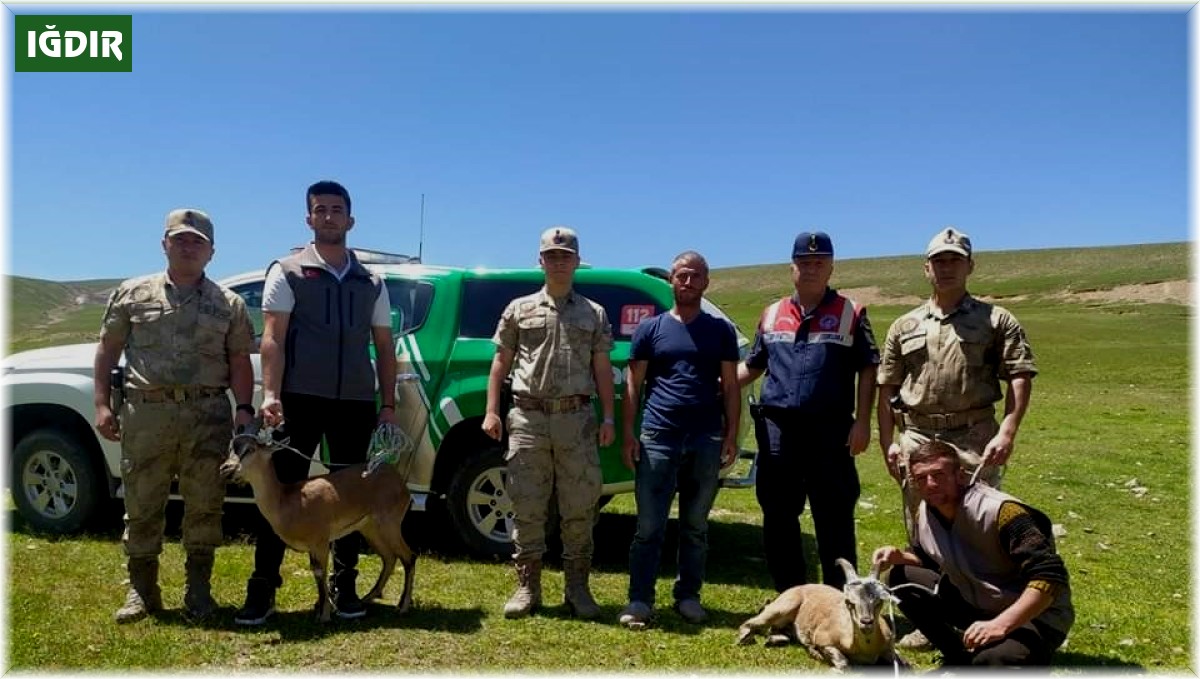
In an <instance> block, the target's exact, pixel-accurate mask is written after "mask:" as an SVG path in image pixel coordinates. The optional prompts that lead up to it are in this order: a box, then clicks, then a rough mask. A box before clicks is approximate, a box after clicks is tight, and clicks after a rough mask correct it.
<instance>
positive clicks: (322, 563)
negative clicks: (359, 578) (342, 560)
mask: <svg viewBox="0 0 1200 679" xmlns="http://www.w3.org/2000/svg"><path fill="white" fill-rule="evenodd" d="M308 565H309V567H310V568H312V573H313V579H315V580H316V581H317V605H316V606H315V608H316V611H317V620H320V621H321V622H329V620H330V618H331V616H332V614H333V604H332V603H331V602H330V600H329V583H328V578H327V577H326V569H327V566H328V565H329V545H324V547H323V548H321V547H318V548H317V549H314V550H313V551H311V552H309V553H308Z"/></svg>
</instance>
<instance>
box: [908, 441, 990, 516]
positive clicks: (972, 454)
mask: <svg viewBox="0 0 1200 679" xmlns="http://www.w3.org/2000/svg"><path fill="white" fill-rule="evenodd" d="M999 431H1000V425H999V424H997V423H996V421H995V420H983V421H982V422H976V423H975V424H973V425H971V426H969V427H960V428H958V429H946V430H942V431H935V430H929V429H918V428H916V427H908V428H906V429H905V430H904V431H903V432H902V433H901V434H900V468H901V474H900V478H901V481H900V488H901V492H902V493H903V496H904V527H905V529H907V531H908V535H909V537H910V538H911V537H913V529H914V528H915V527H916V525H917V507H918V506H919V505H920V504H921V498H920V496H918V495H917V492H916V489H914V488H913V487H912V485H911V483H910V482H909V480H908V456H909V455H912V454H913V453H914V452H916V450H917V448H919V447H921V444H923V443H927V442H929V441H930V440H933V439H937V440H939V441H945V442H946V443H949V444H950V445H952V446H954V448H955V449H956V450H958V459H959V462H961V463H962V467H963V469H964V470H966V474H967V475H968V477H969V476H970V475H971V474H974V473H975V470H976V469H977V468H978V467H979V462H980V460H981V459H983V449H984V448H986V447H987V444H988V441H991V440H992V437H994V436H995V435H996V433H997V432H999ZM1003 477H1004V466H1003V465H987V466H986V467H984V468H983V470H982V471H980V472H979V478H978V479H977V480H978V481H981V482H983V483H986V484H987V485H989V486H991V487H993V488H997V489H998V488H1000V481H1001V479H1003Z"/></svg>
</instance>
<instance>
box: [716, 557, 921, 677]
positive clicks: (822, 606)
mask: <svg viewBox="0 0 1200 679" xmlns="http://www.w3.org/2000/svg"><path fill="white" fill-rule="evenodd" d="M837 564H838V566H840V567H841V568H842V570H843V571H845V573H846V585H845V587H844V588H843V590H842V591H841V592H839V591H837V590H836V589H834V588H833V587H830V586H829V585H800V586H798V587H792V588H791V589H788V590H786V591H784V592H783V593H781V594H780V595H779V596H778V597H776V598H775V600H774V601H772V602H770V603H768V604H767V605H766V607H764V608H763V610H762V612H760V613H759V614H758V615H756V616H754V617H753V618H750V619H749V620H747V621H746V622H744V623H742V626H741V627H740V628H739V629H738V643H739V644H752V643H754V635H755V633H764V632H768V631H769V632H771V634H770V635H769V636H768V638H767V645H768V646H774V645H780V644H785V643H788V642H790V641H798V642H800V643H801V644H802V645H803V646H804V647H805V649H807V650H808V653H809V655H811V656H813V657H814V658H816V659H817V660H821V661H823V662H827V663H829V664H830V665H832V666H833V668H834V669H835V670H837V671H839V672H840V671H842V670H844V669H846V667H847V666H848V665H850V664H854V665H882V664H886V663H891V662H896V663H898V664H900V665H901V666H907V665H908V663H907V662H905V661H904V660H903V659H902V658H900V657H899V656H898V655H896V650H895V647H894V645H893V643H892V630H891V628H890V627H889V626H888V624H887V621H886V620H884V619H883V604H884V603H885V602H887V601H889V600H894V595H893V594H892V593H891V592H889V591H888V588H887V586H886V585H884V584H883V583H882V582H880V581H879V569H878V566H875V567H873V568H872V569H871V573H870V575H868V576H867V577H865V578H860V577H859V576H858V574H857V573H855V572H854V567H853V566H851V565H850V562H849V561H846V560H845V559H838V560H837Z"/></svg>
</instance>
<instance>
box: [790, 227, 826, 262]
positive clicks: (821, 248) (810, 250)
mask: <svg viewBox="0 0 1200 679" xmlns="http://www.w3.org/2000/svg"><path fill="white" fill-rule="evenodd" d="M813 255H823V256H825V257H832V256H833V240H832V239H830V238H829V234H827V233H825V232H824V231H802V232H800V234H799V235H797V236H796V241H795V242H794V243H792V259H796V258H797V257H809V256H813Z"/></svg>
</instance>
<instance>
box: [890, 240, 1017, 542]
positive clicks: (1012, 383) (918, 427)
mask: <svg viewBox="0 0 1200 679" xmlns="http://www.w3.org/2000/svg"><path fill="white" fill-rule="evenodd" d="M925 257H926V261H925V277H926V278H928V279H929V282H930V284H931V285H932V286H933V294H932V296H931V297H930V298H929V300H928V301H927V302H926V303H924V304H922V305H921V306H919V307H917V308H916V309H914V310H912V311H910V312H908V313H907V314H904V315H903V316H901V317H900V318H898V319H896V321H895V322H894V323H892V326H891V328H889V329H888V334H887V340H886V341H885V343H884V347H883V355H882V363H881V365H880V366H879V377H878V381H879V400H878V404H877V415H878V418H879V445H880V447H881V448H882V449H883V454H884V459H885V461H886V463H887V467H888V471H890V472H891V474H892V476H893V477H895V478H896V479H897V480H898V481H900V482H901V486H902V488H903V489H904V509H905V511H904V521H905V526H906V527H907V528H908V529H909V533H910V535H911V531H912V528H913V526H914V521H915V514H914V512H915V511H916V509H917V505H919V504H920V498H919V497H917V496H916V494H915V492H914V491H913V489H911V488H910V487H909V486H908V484H907V482H906V479H907V478H908V477H907V475H906V474H904V471H903V470H904V469H905V468H906V467H907V459H908V456H909V455H910V454H912V452H913V451H915V450H916V449H917V447H918V446H920V445H921V444H923V443H926V442H927V441H929V440H931V439H940V440H942V441H946V442H948V443H950V444H952V445H953V446H955V447H956V448H957V449H958V451H959V455H960V457H961V459H962V463H963V468H964V469H965V470H966V471H967V473H973V472H974V471H975V470H976V468H977V467H979V466H980V465H983V469H981V470H979V479H980V480H982V481H983V482H985V483H987V484H988V485H990V486H992V487H994V488H999V486H1000V479H1001V476H1002V475H1003V467H1004V464H1005V463H1006V462H1007V461H1008V458H1009V456H1010V455H1011V454H1012V449H1013V442H1014V440H1015V439H1016V436H1017V430H1018V428H1019V427H1020V426H1021V419H1022V418H1023V417H1024V416H1025V411H1026V409H1027V408H1028V407H1029V395H1030V391H1031V389H1032V387H1033V384H1032V382H1033V376H1034V375H1036V374H1037V367H1036V365H1034V360H1033V351H1032V350H1031V349H1030V348H1029V342H1028V341H1027V340H1026V339H1025V332H1024V330H1022V329H1021V324H1020V323H1018V322H1017V319H1016V318H1015V317H1014V316H1013V315H1012V314H1011V313H1009V312H1008V311H1007V310H1005V309H1003V308H1001V307H998V306H996V305H993V304H988V303H986V302H981V301H979V300H977V299H975V298H974V297H972V296H971V295H970V293H968V292H967V277H968V276H969V275H970V274H971V272H972V271H974V269H975V261H974V260H973V259H972V258H971V239H970V237H969V236H967V234H965V233H963V232H961V231H958V230H957V229H954V228H947V229H944V230H942V231H941V232H940V233H938V234H937V235H936V236H934V237H933V240H931V241H930V242H929V246H928V248H926V251H925ZM1001 382H1007V383H1008V390H1007V394H1005V392H1004V391H1002V390H1001V387H1000V383H1001ZM896 394H899V395H900V404H899V407H898V408H897V410H898V412H895V411H893V404H892V402H891V399H892V397H893V396H895V395H896ZM1001 399H1004V415H1003V419H1002V421H1001V422H1000V423H999V424H997V422H996V411H995V406H994V405H993V404H994V403H995V402H997V401H999V400H1001ZM897 418H899V423H898V424H900V425H901V427H900V428H901V434H900V440H899V442H896V441H895V439H894V438H893V428H894V425H895V424H897Z"/></svg>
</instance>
